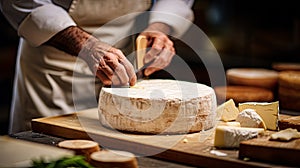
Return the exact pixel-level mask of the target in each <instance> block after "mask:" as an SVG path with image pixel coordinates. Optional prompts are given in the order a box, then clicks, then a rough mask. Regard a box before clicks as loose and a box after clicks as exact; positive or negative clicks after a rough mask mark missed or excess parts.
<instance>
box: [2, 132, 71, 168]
mask: <svg viewBox="0 0 300 168" xmlns="http://www.w3.org/2000/svg"><path fill="white" fill-rule="evenodd" d="M0 146H1V154H0V156H1V157H0V167H30V166H31V163H32V160H34V159H44V160H47V161H49V160H55V159H59V158H61V157H64V156H73V155H74V152H73V151H70V150H66V149H62V148H57V147H54V146H49V145H44V144H39V143H33V142H29V141H24V140H19V139H14V138H10V137H8V136H1V137H0Z"/></svg>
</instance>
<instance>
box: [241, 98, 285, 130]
mask: <svg viewBox="0 0 300 168" xmlns="http://www.w3.org/2000/svg"><path fill="white" fill-rule="evenodd" d="M245 109H254V110H255V111H256V113H257V114H259V116H260V117H261V118H262V119H263V121H264V123H265V125H266V127H267V129H269V130H277V129H278V119H279V103H278V101H276V102H271V103H261V102H247V103H240V104H239V110H240V111H243V110H245Z"/></svg>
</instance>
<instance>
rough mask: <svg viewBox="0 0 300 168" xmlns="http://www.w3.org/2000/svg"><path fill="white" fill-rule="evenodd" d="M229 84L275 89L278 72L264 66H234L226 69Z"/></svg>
mask: <svg viewBox="0 0 300 168" xmlns="http://www.w3.org/2000/svg"><path fill="white" fill-rule="evenodd" d="M226 77H227V81H228V84H229V85H246V86H255V87H262V88H267V89H275V88H276V86H277V81H278V72H276V71H274V70H269V69H263V68H232V69H228V70H227V71H226Z"/></svg>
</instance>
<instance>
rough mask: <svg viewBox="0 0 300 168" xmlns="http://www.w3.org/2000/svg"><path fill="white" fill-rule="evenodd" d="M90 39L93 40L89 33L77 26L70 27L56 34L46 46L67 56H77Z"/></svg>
mask: <svg viewBox="0 0 300 168" xmlns="http://www.w3.org/2000/svg"><path fill="white" fill-rule="evenodd" d="M90 38H93V36H92V35H90V34H89V33H87V32H85V31H84V30H82V29H81V28H79V27H77V26H71V27H68V28H66V29H64V30H62V31H60V32H59V33H57V34H56V35H55V36H53V37H52V38H51V39H50V40H48V41H47V42H46V44H48V45H51V46H53V47H55V48H57V49H60V50H62V51H64V52H66V53H68V54H71V55H74V56H78V54H79V52H80V50H81V49H82V48H83V46H84V44H85V43H86V42H87V40H88V39H90Z"/></svg>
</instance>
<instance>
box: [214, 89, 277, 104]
mask: <svg viewBox="0 0 300 168" xmlns="http://www.w3.org/2000/svg"><path fill="white" fill-rule="evenodd" d="M215 92H216V95H217V100H218V104H222V103H223V102H225V101H226V100H230V99H233V100H234V101H235V102H236V103H243V102H270V101H273V99H274V94H273V92H272V91H271V90H268V89H265V88H260V87H252V86H217V87H215Z"/></svg>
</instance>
